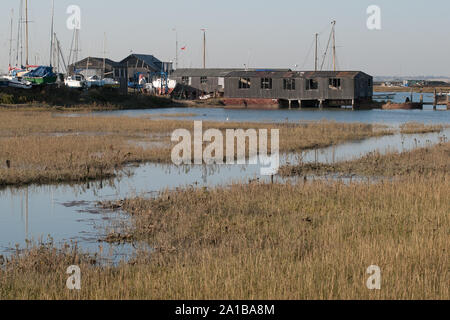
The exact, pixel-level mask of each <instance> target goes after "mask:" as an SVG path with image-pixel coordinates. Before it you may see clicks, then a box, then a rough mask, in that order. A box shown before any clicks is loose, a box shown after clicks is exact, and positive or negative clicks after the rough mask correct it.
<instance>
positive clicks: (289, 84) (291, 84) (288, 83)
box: [283, 79, 295, 90]
mask: <svg viewBox="0 0 450 320" xmlns="http://www.w3.org/2000/svg"><path fill="white" fill-rule="evenodd" d="M283 89H284V90H295V79H283Z"/></svg>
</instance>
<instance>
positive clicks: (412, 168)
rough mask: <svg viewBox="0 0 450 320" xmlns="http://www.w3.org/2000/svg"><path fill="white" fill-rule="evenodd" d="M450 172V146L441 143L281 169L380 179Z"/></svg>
mask: <svg viewBox="0 0 450 320" xmlns="http://www.w3.org/2000/svg"><path fill="white" fill-rule="evenodd" d="M448 172H450V143H449V142H445V141H441V142H440V143H439V144H437V145H436V146H433V147H426V148H420V149H416V150H413V151H406V152H391V153H388V154H385V155H383V154H381V153H380V152H372V153H369V154H368V155H366V156H364V157H362V158H360V159H356V160H350V161H345V162H338V163H334V164H321V163H302V164H299V165H286V166H283V167H281V168H280V171H279V174H280V175H281V176H285V177H286V176H288V177H289V176H303V175H309V174H315V175H328V174H335V173H337V174H341V175H360V176H368V177H372V176H376V177H395V176H404V175H408V174H417V175H424V176H426V175H432V174H443V173H448Z"/></svg>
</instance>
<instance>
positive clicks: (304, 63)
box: [300, 40, 315, 69]
mask: <svg viewBox="0 0 450 320" xmlns="http://www.w3.org/2000/svg"><path fill="white" fill-rule="evenodd" d="M314 41H315V40H313V41H312V42H311V47H310V48H309V50H308V53H307V55H306V58H305V61H304V62H303V64H302V66H301V67H300V69H303V68H304V67H305V65H306V63H307V62H308V60H309V57H310V55H311V51H312V49H313V47H314Z"/></svg>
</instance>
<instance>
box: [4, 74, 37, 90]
mask: <svg viewBox="0 0 450 320" xmlns="http://www.w3.org/2000/svg"><path fill="white" fill-rule="evenodd" d="M8 86H9V87H11V88H17V89H31V88H32V87H33V86H32V84H31V82H29V81H26V80H20V79H18V78H16V77H12V78H11V79H8Z"/></svg>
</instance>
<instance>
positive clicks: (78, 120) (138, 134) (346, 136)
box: [0, 111, 391, 186]
mask: <svg viewBox="0 0 450 320" xmlns="http://www.w3.org/2000/svg"><path fill="white" fill-rule="evenodd" d="M180 128H185V129H188V130H191V131H192V130H193V121H180V120H150V119H145V118H131V117H94V116H81V117H69V116H64V115H62V114H53V113H50V112H18V111H2V112H1V117H0V186H5V185H19V184H29V183H52V182H73V181H75V182H77V181H84V180H89V179H102V178H109V177H111V176H113V175H114V174H115V171H116V170H117V169H120V168H122V167H123V166H124V165H126V164H129V163H139V162H164V163H170V161H171V160H170V159H171V158H170V154H171V149H172V147H173V145H174V143H173V142H171V141H170V135H171V133H172V132H173V131H174V130H176V129H180ZM208 128H218V129H220V130H226V129H247V128H255V129H262V128H266V129H274V128H279V129H280V150H281V152H295V151H301V150H304V149H308V148H318V147H323V146H328V145H332V144H337V143H340V142H343V141H346V140H355V139H363V138H366V137H370V136H374V135H383V134H390V133H391V131H389V130H388V129H387V128H386V127H384V126H378V125H370V124H340V123H335V122H326V121H322V122H311V123H301V124H286V123H284V124H262V123H214V122H205V123H204V129H205V130H206V129H208ZM133 142H144V145H141V144H138V143H133ZM155 142H157V143H156V144H155ZM145 143H148V145H147V146H148V147H146V146H145Z"/></svg>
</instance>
